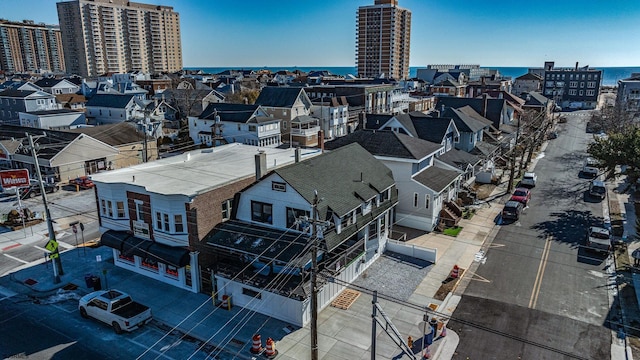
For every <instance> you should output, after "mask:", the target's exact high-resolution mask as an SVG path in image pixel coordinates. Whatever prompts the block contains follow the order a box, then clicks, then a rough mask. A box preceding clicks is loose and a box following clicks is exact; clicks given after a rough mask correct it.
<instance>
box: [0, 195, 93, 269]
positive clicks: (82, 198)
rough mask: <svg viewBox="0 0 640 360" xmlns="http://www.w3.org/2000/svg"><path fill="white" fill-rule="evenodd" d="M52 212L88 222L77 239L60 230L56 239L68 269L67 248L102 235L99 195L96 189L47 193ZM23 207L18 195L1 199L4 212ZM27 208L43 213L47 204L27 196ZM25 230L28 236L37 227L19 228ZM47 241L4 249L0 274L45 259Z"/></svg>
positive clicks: (37, 198)
mask: <svg viewBox="0 0 640 360" xmlns="http://www.w3.org/2000/svg"><path fill="white" fill-rule="evenodd" d="M47 199H48V201H47V202H48V204H49V211H50V212H51V217H52V218H53V219H54V221H55V220H56V219H61V218H73V219H79V220H81V221H84V222H83V224H84V225H85V230H84V232H81V231H78V234H77V240H76V235H75V234H73V233H72V232H71V231H69V230H68V231H66V232H63V233H59V234H57V236H56V240H58V243H59V244H60V251H61V253H62V255H61V258H62V261H63V268H64V257H65V255H64V251H65V250H68V249H72V248H74V247H75V246H76V244H82V242H83V237H84V241H85V242H86V241H90V240H93V239H96V238H98V237H99V236H100V233H99V230H98V223H97V221H96V220H97V215H96V202H95V194H94V192H93V190H87V191H80V192H74V191H67V190H60V191H58V192H56V193H52V194H47ZM17 206H19V204H18V201H17V199H16V198H15V196H13V197H12V196H3V197H2V198H0V212H2V213H7V212H8V211H10V210H11V209H14V208H16V207H17ZM22 206H23V207H28V208H29V209H31V211H34V212H43V211H44V205H43V202H42V198H41V197H35V198H33V199H26V200H23V201H22ZM19 232H20V233H23V234H24V236H25V238H27V237H30V236H32V235H33V229H32V228H30V227H27V228H25V229H23V230H19ZM46 242H47V241H46V240H43V241H40V242H35V243H28V242H27V243H24V244H21V245H20V246H16V247H10V248H8V249H6V250H3V251H2V252H1V255H2V256H0V276H2V275H4V274H7V273H9V272H11V271H12V270H14V269H16V268H18V267H20V266H24V265H26V264H29V263H32V262H34V261H38V260H44V254H45V252H47V251H46V249H45V248H44V247H45V245H46Z"/></svg>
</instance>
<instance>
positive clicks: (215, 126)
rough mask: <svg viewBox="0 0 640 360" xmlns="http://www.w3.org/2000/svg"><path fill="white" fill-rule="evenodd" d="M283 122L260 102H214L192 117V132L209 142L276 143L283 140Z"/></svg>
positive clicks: (200, 141)
mask: <svg viewBox="0 0 640 360" xmlns="http://www.w3.org/2000/svg"><path fill="white" fill-rule="evenodd" d="M280 122H281V120H280V119H277V118H273V117H271V116H269V115H268V114H267V113H266V111H265V110H264V109H263V108H262V107H261V106H259V105H245V104H229V103H213V104H209V106H207V108H206V109H205V110H204V111H203V112H202V114H200V116H198V117H189V136H190V137H191V139H193V142H194V143H195V144H203V145H206V146H219V145H222V144H229V143H236V142H238V143H242V144H247V145H253V146H268V147H276V146H279V145H280V144H281V143H282V140H281V131H280Z"/></svg>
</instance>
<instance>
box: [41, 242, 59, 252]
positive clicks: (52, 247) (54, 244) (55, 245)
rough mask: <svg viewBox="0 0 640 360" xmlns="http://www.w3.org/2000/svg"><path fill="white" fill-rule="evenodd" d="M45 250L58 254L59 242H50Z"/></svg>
mask: <svg viewBox="0 0 640 360" xmlns="http://www.w3.org/2000/svg"><path fill="white" fill-rule="evenodd" d="M44 248H45V249H47V250H49V251H51V252H52V253H54V252H56V250H58V242H57V241H55V240H49V242H48V243H47V245H45V246H44Z"/></svg>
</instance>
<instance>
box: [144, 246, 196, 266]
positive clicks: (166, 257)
mask: <svg viewBox="0 0 640 360" xmlns="http://www.w3.org/2000/svg"><path fill="white" fill-rule="evenodd" d="M147 257H150V258H152V259H155V260H156V261H158V262H161V263H165V264H169V265H172V266H175V267H179V268H180V267H184V266H187V265H189V250H187V249H185V248H179V247H172V246H167V245H162V244H158V243H152V244H151V245H150V246H149V247H148V248H147Z"/></svg>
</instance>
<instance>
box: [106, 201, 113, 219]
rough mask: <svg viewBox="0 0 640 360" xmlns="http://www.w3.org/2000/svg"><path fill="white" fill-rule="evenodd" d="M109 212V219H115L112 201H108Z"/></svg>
mask: <svg viewBox="0 0 640 360" xmlns="http://www.w3.org/2000/svg"><path fill="white" fill-rule="evenodd" d="M107 211H108V212H109V217H110V218H112V217H113V206H112V204H111V200H107Z"/></svg>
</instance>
